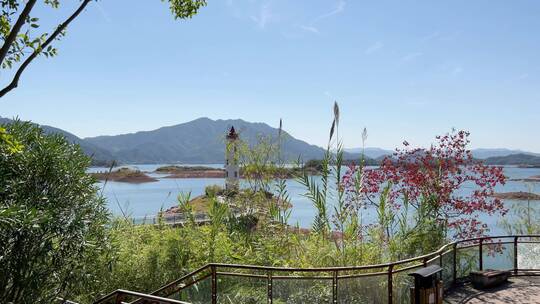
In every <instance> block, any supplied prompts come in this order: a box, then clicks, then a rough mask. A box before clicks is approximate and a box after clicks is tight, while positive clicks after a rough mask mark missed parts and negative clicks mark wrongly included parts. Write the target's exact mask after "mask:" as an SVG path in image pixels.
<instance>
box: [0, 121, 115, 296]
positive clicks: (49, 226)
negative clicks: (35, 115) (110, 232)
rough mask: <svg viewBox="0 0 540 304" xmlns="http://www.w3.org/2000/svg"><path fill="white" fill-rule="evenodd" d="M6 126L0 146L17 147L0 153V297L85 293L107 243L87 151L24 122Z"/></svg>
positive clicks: (93, 280) (3, 148) (104, 217)
mask: <svg viewBox="0 0 540 304" xmlns="http://www.w3.org/2000/svg"><path fill="white" fill-rule="evenodd" d="M6 129H7V133H5V132H4V133H2V134H3V135H2V137H3V139H4V140H3V141H2V142H1V143H0V147H1V148H0V150H1V151H6V150H7V151H9V150H11V151H13V146H14V145H15V146H16V147H17V148H16V150H17V153H0V243H1V244H2V246H1V247H0V298H1V299H2V301H5V302H8V303H9V302H12V303H51V302H52V301H53V300H54V299H55V298H56V297H64V298H65V297H69V296H71V295H73V294H81V293H85V292H87V291H88V289H89V288H91V287H92V286H94V285H95V284H97V283H98V281H99V277H98V276H97V274H96V269H97V268H98V267H97V266H96V265H98V264H101V263H100V261H99V257H100V255H101V253H102V252H104V250H106V249H107V243H108V242H107V231H106V230H105V228H104V225H105V223H106V222H107V216H108V212H107V211H106V207H105V203H104V201H103V200H102V199H101V198H99V197H98V196H97V189H96V187H95V186H94V182H95V180H94V179H93V178H91V177H90V176H89V175H87V174H86V172H85V170H86V168H87V167H88V165H89V163H90V159H89V158H88V157H86V156H84V154H83V153H82V151H81V150H80V149H79V148H78V146H73V145H70V144H68V143H67V142H66V140H65V139H64V138H63V137H61V136H58V135H55V136H46V135H44V134H43V132H42V131H41V130H40V129H39V128H38V127H36V126H34V125H32V124H29V123H20V122H14V123H13V124H10V125H8V126H7V127H6ZM6 134H9V137H8V139H7V140H5V139H6ZM13 143H16V144H13ZM6 146H7V149H6Z"/></svg>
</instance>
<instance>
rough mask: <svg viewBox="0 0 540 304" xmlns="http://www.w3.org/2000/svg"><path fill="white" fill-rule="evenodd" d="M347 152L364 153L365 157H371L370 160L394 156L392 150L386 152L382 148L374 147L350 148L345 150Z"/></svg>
mask: <svg viewBox="0 0 540 304" xmlns="http://www.w3.org/2000/svg"><path fill="white" fill-rule="evenodd" d="M345 151H346V152H349V153H355V154H361V153H362V151H363V152H364V155H365V156H367V157H369V158H373V159H377V158H381V157H384V156H387V155H392V153H394V151H392V150H385V149H381V148H374V147H368V148H365V149H363V148H350V149H345Z"/></svg>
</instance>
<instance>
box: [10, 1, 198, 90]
mask: <svg viewBox="0 0 540 304" xmlns="http://www.w3.org/2000/svg"><path fill="white" fill-rule="evenodd" d="M92 1H93V0H82V1H81V2H80V4H79V5H78V6H77V7H76V8H75V9H74V11H73V12H72V13H71V14H70V15H69V16H67V18H66V19H65V20H63V21H62V22H60V23H59V24H58V26H57V27H56V28H54V29H52V30H51V31H47V30H43V31H41V30H39V27H40V24H39V19H40V18H39V17H38V16H36V15H35V14H34V8H35V6H36V4H38V3H39V2H43V4H44V5H45V6H49V7H51V8H53V9H56V8H58V7H59V6H60V0H42V1H38V0H27V1H20V0H2V1H0V5H1V7H2V11H1V12H0V38H1V39H2V41H3V42H4V43H3V45H2V47H1V48H0V64H1V67H2V69H12V68H16V70H15V72H14V73H13V78H12V79H11V80H10V81H9V82H8V83H7V84H6V85H5V87H4V88H3V89H1V90H0V98H2V97H3V96H5V95H6V94H7V93H9V92H10V91H11V90H13V89H15V88H16V87H17V86H18V85H19V80H20V78H21V75H22V73H23V72H24V71H25V70H26V68H27V67H28V65H30V63H31V62H32V61H33V60H34V59H36V58H37V57H39V56H40V55H44V56H46V57H52V56H56V55H57V49H56V48H55V47H54V45H53V43H54V42H55V41H56V40H58V39H60V38H61V37H62V36H64V35H65V31H66V29H67V27H68V26H69V24H70V23H71V22H73V20H75V19H77V17H79V15H80V14H81V13H82V12H83V11H84V9H85V8H86V7H87V6H88V4H90V2H92ZM166 1H167V2H169V4H170V9H171V12H172V14H173V15H174V17H175V18H176V19H187V18H191V17H193V16H194V15H195V14H196V13H197V11H198V10H199V9H200V8H201V7H202V6H205V5H206V0H162V2H166Z"/></svg>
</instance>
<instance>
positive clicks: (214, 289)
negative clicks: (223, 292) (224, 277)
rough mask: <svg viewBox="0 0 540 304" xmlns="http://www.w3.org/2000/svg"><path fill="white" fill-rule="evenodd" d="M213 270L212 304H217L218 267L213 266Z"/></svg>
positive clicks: (211, 267)
mask: <svg viewBox="0 0 540 304" xmlns="http://www.w3.org/2000/svg"><path fill="white" fill-rule="evenodd" d="M210 269H211V270H212V304H217V273H216V265H211V266H210Z"/></svg>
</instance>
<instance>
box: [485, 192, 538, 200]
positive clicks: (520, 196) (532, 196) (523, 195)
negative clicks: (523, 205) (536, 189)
mask: <svg viewBox="0 0 540 304" xmlns="http://www.w3.org/2000/svg"><path fill="white" fill-rule="evenodd" d="M492 196H493V197H495V198H498V199H503V200H519V201H531V200H532V201H538V200H540V195H538V194H536V193H531V192H523V191H520V192H504V193H494V194H493V195H492Z"/></svg>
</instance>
